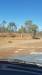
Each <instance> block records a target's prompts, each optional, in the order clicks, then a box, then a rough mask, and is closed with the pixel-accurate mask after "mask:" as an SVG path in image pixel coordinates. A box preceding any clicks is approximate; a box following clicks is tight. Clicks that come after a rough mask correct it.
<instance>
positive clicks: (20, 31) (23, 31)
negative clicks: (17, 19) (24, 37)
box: [18, 26, 26, 33]
mask: <svg viewBox="0 0 42 75" xmlns="http://www.w3.org/2000/svg"><path fill="white" fill-rule="evenodd" d="M18 32H19V33H25V32H26V31H25V28H24V27H23V26H21V28H20V29H19V30H18Z"/></svg>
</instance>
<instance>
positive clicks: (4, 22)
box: [0, 20, 6, 32]
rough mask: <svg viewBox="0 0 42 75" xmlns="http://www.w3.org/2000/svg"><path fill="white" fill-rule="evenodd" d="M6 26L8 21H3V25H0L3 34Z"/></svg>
mask: <svg viewBox="0 0 42 75" xmlns="http://www.w3.org/2000/svg"><path fill="white" fill-rule="evenodd" d="M5 25H6V21H5V20H3V21H2V23H1V24H0V26H1V27H0V29H1V32H5Z"/></svg>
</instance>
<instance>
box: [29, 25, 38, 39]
mask: <svg viewBox="0 0 42 75" xmlns="http://www.w3.org/2000/svg"><path fill="white" fill-rule="evenodd" d="M30 30H31V32H32V37H33V39H35V38H36V32H37V30H38V26H37V25H36V24H33V25H32V26H31V29H30Z"/></svg>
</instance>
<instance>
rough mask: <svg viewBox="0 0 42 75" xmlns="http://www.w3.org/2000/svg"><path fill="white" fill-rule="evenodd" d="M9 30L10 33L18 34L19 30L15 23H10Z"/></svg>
mask: <svg viewBox="0 0 42 75" xmlns="http://www.w3.org/2000/svg"><path fill="white" fill-rule="evenodd" d="M8 30H9V32H16V30H17V27H16V24H15V23H14V22H10V23H9V24H8Z"/></svg>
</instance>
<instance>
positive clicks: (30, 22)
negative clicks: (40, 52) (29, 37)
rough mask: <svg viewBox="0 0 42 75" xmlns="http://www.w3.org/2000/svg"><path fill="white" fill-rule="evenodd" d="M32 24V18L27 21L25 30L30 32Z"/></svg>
mask: <svg viewBox="0 0 42 75" xmlns="http://www.w3.org/2000/svg"><path fill="white" fill-rule="evenodd" d="M31 25H32V21H31V20H27V21H26V22H25V30H26V32H30V27H31Z"/></svg>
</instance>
